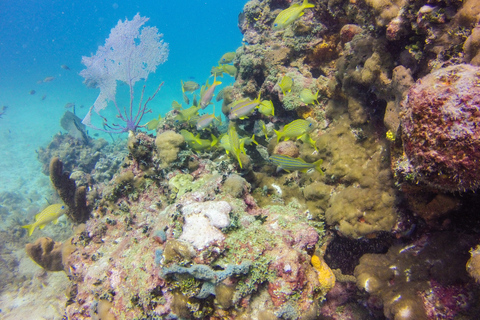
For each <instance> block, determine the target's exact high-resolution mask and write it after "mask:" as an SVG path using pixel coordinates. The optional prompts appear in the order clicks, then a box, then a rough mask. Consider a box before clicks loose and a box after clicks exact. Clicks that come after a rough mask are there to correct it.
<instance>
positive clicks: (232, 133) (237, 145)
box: [228, 123, 243, 169]
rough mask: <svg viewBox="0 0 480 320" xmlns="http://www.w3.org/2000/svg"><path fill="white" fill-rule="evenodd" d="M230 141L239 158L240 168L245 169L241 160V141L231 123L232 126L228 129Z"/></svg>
mask: <svg viewBox="0 0 480 320" xmlns="http://www.w3.org/2000/svg"><path fill="white" fill-rule="evenodd" d="M228 139H229V142H230V148H231V149H232V150H233V153H234V154H235V156H236V157H237V160H238V164H239V165H240V168H242V169H243V166H242V161H241V160H240V152H241V149H240V139H239V138H238V133H237V130H236V129H235V126H234V125H233V124H232V123H230V126H229V127H228Z"/></svg>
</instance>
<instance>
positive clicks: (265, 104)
mask: <svg viewBox="0 0 480 320" xmlns="http://www.w3.org/2000/svg"><path fill="white" fill-rule="evenodd" d="M258 112H260V113H261V114H263V115H264V116H267V117H268V116H274V115H275V108H274V107H273V102H272V100H263V101H262V102H260V106H259V107H258Z"/></svg>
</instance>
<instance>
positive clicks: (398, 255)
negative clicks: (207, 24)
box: [0, 0, 480, 320]
mask: <svg viewBox="0 0 480 320" xmlns="http://www.w3.org/2000/svg"><path fill="white" fill-rule="evenodd" d="M299 2H300V1H298V0H296V1H294V2H292V1H283V0H282V1H278V0H264V1H259V0H251V1H248V2H247V3H246V4H245V6H244V10H243V12H242V14H240V16H239V21H238V25H239V28H240V30H241V32H242V33H243V36H244V44H243V45H242V46H241V47H239V48H238V49H237V50H236V51H235V54H234V57H233V53H230V54H231V55H232V59H233V60H232V63H233V65H228V66H229V67H231V68H236V69H237V70H238V72H237V73H236V74H235V81H234V83H233V84H232V85H230V86H228V87H226V88H225V89H224V91H222V94H220V92H219V93H218V95H217V102H219V101H220V99H221V98H222V97H223V102H222V112H223V114H224V115H225V116H226V117H227V118H229V123H228V124H225V123H221V124H218V123H216V122H215V121H214V122H213V123H212V124H211V125H210V126H208V127H205V128H200V127H201V126H198V118H199V117H200V114H199V113H198V111H199V109H200V108H201V106H200V105H198V102H197V103H194V104H193V105H192V106H188V108H185V109H183V108H182V107H179V104H178V103H174V107H173V110H171V111H169V112H167V114H166V115H165V116H164V117H163V118H161V119H160V118H159V119H158V120H156V119H155V122H154V123H155V126H154V127H155V132H153V131H152V132H153V134H148V133H145V132H139V131H137V132H133V131H131V132H130V133H129V136H128V139H127V142H126V147H127V149H128V155H127V154H125V153H119V154H117V150H118V149H114V147H111V146H108V147H107V146H104V147H102V148H101V149H98V150H97V151H99V153H100V155H98V157H97V156H95V154H96V153H95V151H93V149H88V148H90V147H91V148H94V147H93V145H96V144H98V145H101V144H102V142H101V141H96V140H94V141H89V143H88V146H78V147H75V148H72V149H73V150H68V148H69V146H74V143H79V142H78V141H77V142H74V141H75V139H74V138H72V137H69V136H68V135H63V136H57V137H55V138H54V141H56V142H59V141H60V140H62V141H63V140H65V141H66V142H65V145H64V147H62V148H61V150H63V151H64V152H65V154H66V155H70V156H72V157H73V156H75V157H77V158H81V161H80V162H81V164H79V163H78V162H74V161H72V162H71V163H69V164H68V166H67V163H66V164H65V168H66V169H68V170H73V168H78V170H76V172H74V173H72V175H71V176H70V177H68V174H67V173H65V172H63V169H62V165H61V162H60V161H59V160H58V159H54V160H52V166H51V167H52V170H51V172H52V182H54V185H55V187H56V188H57V189H58V192H59V194H60V196H61V197H62V198H65V199H66V200H65V203H66V204H67V205H68V206H70V205H69V203H71V206H72V210H73V211H76V208H80V209H82V210H80V211H81V212H83V213H82V214H81V217H78V218H75V217H74V218H75V219H77V220H76V222H79V221H85V220H87V218H88V217H89V219H88V220H87V221H86V222H85V226H84V229H83V230H81V231H80V232H77V233H76V234H75V235H74V236H73V238H72V239H71V240H69V241H68V242H64V243H68V245H69V246H68V253H67V254H64V261H63V265H64V266H65V269H66V272H67V273H68V277H69V279H70V282H71V290H70V291H69V296H68V299H69V301H68V306H67V308H66V312H65V317H66V318H69V319H78V320H79V319H90V318H95V317H97V318H98V317H102V318H107V319H108V318H112V319H113V318H114V319H118V320H119V319H159V318H162V319H178V318H182V319H304V320H306V319H318V318H322V319H323V318H328V319H379V318H388V319H397V318H398V319H453V318H455V317H457V318H462V317H463V318H473V317H474V315H476V314H477V313H478V312H477V311H478V310H479V305H478V296H479V289H478V284H477V283H476V281H475V280H476V279H478V278H479V277H478V270H477V269H478V267H477V264H478V262H477V255H478V252H477V251H478V248H476V249H472V250H471V252H470V253H471V257H470V261H469V262H468V263H467V260H468V258H469V255H468V250H469V249H470V248H472V247H474V246H475V245H478V239H477V238H478V230H479V222H478V214H477V212H476V211H475V208H477V207H478V203H480V201H479V200H478V196H477V195H476V194H475V193H474V192H472V191H475V189H476V188H477V187H478V185H479V183H478V181H480V179H479V178H480V177H479V176H478V175H479V172H480V171H479V170H478V164H477V162H478V161H477V160H478V158H479V157H480V154H479V153H478V150H480V146H479V145H478V140H479V139H478V138H479V137H478V134H479V131H478V127H477V126H478V125H477V123H478V122H480V121H479V120H478V119H477V118H478V116H479V114H480V111H479V110H478V106H479V105H480V101H478V97H480V92H478V84H479V83H480V79H479V77H480V71H479V70H478V67H475V66H474V64H476V63H477V60H478V26H475V23H477V19H478V17H477V15H478V13H479V10H480V9H479V8H478V6H477V3H476V2H475V1H472V0H468V1H459V0H438V1H437V0H434V1H427V0H421V1H406V0H366V1H353V0H339V1H323V0H322V1H320V0H316V1H311V0H310V1H309V3H311V4H313V5H314V7H310V8H308V10H304V14H303V15H301V16H298V17H295V19H293V21H292V22H291V23H290V21H289V23H286V24H285V25H282V28H278V27H274V25H273V24H274V21H275V20H276V19H277V17H278V15H279V14H280V13H281V12H284V11H283V10H285V9H287V8H289V7H290V6H291V5H292V4H295V3H299ZM293 8H295V6H294V7H293ZM136 19H140V17H137V18H136ZM466 63H470V64H466ZM222 70H223V71H221V72H220V71H219V70H218V68H216V69H213V73H215V75H216V76H217V77H218V76H220V73H223V72H225V73H228V72H227V71H226V69H225V68H224V69H222ZM232 74H234V73H232ZM182 88H184V87H183V85H182ZM214 89H215V87H212V86H210V87H208V85H207V84H206V85H205V86H203V88H202V89H201V90H202V91H203V92H205V91H207V90H208V91H209V93H212V92H213V91H214ZM187 98H188V97H187ZM186 100H188V99H186ZM186 100H185V102H186V103H187V105H189V104H190V103H189V102H187V101H186ZM241 103H247V105H242V104H241ZM234 105H235V106H239V108H242V107H245V106H248V108H253V109H251V110H250V109H249V113H248V117H241V119H240V118H239V119H237V118H236V117H234V116H232V115H233V113H232V114H230V113H231V110H232V106H234ZM265 108H266V109H267V110H265ZM141 111H142V110H141ZM143 111H146V109H144V110H143ZM143 111H142V112H143ZM237 111H238V110H237ZM162 116H163V115H162ZM232 118H235V119H232ZM121 120H122V119H121ZM131 125H132V126H133V127H134V129H138V126H137V125H138V123H132V124H131ZM152 128H153V127H152ZM282 128H283V130H282ZM118 129H119V130H123V129H124V128H123V127H121V128H120V127H119V128H118ZM287 131H288V132H287ZM155 135H156V136H155ZM282 137H285V138H288V139H289V140H287V141H280V140H282V139H281V138H282ZM62 143H63V142H62ZM62 143H57V144H59V145H60V144H62ZM86 150H91V151H93V152H92V154H93V155H94V157H92V158H94V159H92V160H91V162H88V161H87V159H83V158H82V156H79V155H78V154H83V152H86ZM114 150H115V151H114ZM48 152H50V151H48ZM48 152H47V153H45V154H44V155H42V158H45V157H46V156H45V155H46V154H48ZM39 154H40V152H39ZM273 155H288V156H289V157H291V158H297V157H298V158H300V159H301V160H299V159H294V160H296V161H297V162H295V163H296V164H298V163H299V162H300V163H304V164H305V163H307V166H308V165H312V164H313V163H317V164H318V163H320V162H321V161H323V163H322V164H321V166H320V165H319V166H318V167H316V170H312V171H313V172H308V171H307V170H303V171H307V172H302V170H290V171H291V172H285V171H282V170H276V169H278V168H276V165H274V164H275V163H276V164H279V165H280V166H281V164H282V163H281V162H278V161H280V160H278V159H279V158H280V159H283V161H286V160H285V159H288V158H284V157H278V156H273ZM66 161H67V160H66ZM275 161H277V162H275ZM69 166H71V168H70V167H69ZM110 166H111V168H109V167H110ZM289 168H292V167H289ZM293 168H294V169H295V168H298V169H299V167H293ZM73 178H75V179H78V181H77V185H75V182H74V181H73V180H72V179H73ZM86 186H88V187H89V190H91V192H89V194H88V203H89V205H91V206H92V208H93V210H92V214H91V215H89V214H87V211H86V209H88V207H86V206H84V205H83V204H85V202H84V201H83V200H84V199H85V190H86V189H82V188H85V187H86ZM455 191H466V192H464V193H461V194H460V193H458V192H455ZM77 193H78V195H79V196H80V197H78V195H77V197H76V196H75V195H76V194H77ZM80 198H81V199H80ZM75 199H77V202H76V200H75ZM78 200H82V201H79V203H80V204H81V205H80V206H79V205H78ZM67 201H68V202H69V203H67ZM0 209H1V208H0ZM0 214H1V215H2V216H6V215H8V214H7V213H5V212H3V211H0ZM71 214H72V215H73V214H74V212H71ZM70 244H72V245H73V246H75V247H74V249H75V250H73V247H72V246H71V245H70ZM0 262H1V261H0ZM465 266H467V267H466V268H465ZM467 270H468V273H467ZM469 273H470V275H471V276H470V277H469V275H468V274H469ZM357 287H358V288H359V289H360V290H358V289H357Z"/></svg>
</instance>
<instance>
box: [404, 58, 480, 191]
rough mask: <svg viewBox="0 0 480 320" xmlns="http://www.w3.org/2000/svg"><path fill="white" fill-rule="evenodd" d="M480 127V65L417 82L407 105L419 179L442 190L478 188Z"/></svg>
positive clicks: (410, 148)
mask: <svg viewBox="0 0 480 320" xmlns="http://www.w3.org/2000/svg"><path fill="white" fill-rule="evenodd" d="M479 123H480V68H479V67H475V66H471V65H467V64H462V65H455V66H450V67H446V68H441V69H439V70H437V71H435V72H432V73H431V74H428V75H427V76H425V77H423V78H422V79H420V80H418V81H417V83H416V84H415V85H414V86H413V87H412V88H411V89H410V91H409V92H408V95H407V98H406V99H405V100H404V102H403V104H402V128H403V138H402V139H403V146H404V151H405V155H406V157H407V159H408V161H409V162H410V164H411V165H412V167H413V171H414V172H415V173H416V174H417V177H418V178H419V179H420V180H421V181H422V182H424V183H426V184H428V185H430V186H433V187H435V188H438V189H441V190H446V191H466V190H476V189H477V188H478V187H479V186H480V162H479V161H478V159H480V128H479Z"/></svg>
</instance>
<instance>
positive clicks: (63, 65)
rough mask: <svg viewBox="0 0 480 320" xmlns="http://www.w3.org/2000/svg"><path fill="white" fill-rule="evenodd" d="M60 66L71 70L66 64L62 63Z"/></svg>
mask: <svg viewBox="0 0 480 320" xmlns="http://www.w3.org/2000/svg"><path fill="white" fill-rule="evenodd" d="M60 68H62V69H64V70H70V68H69V67H68V66H67V65H65V64H62V65H60Z"/></svg>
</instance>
